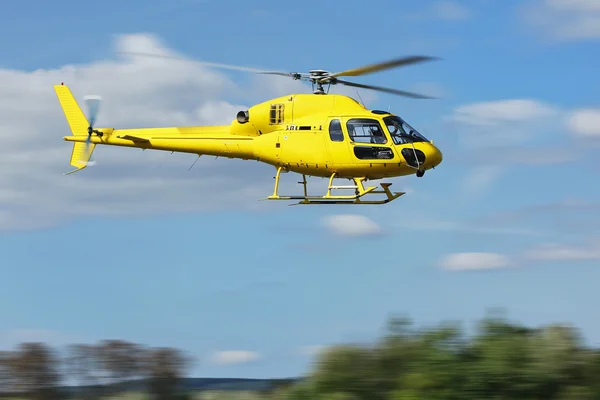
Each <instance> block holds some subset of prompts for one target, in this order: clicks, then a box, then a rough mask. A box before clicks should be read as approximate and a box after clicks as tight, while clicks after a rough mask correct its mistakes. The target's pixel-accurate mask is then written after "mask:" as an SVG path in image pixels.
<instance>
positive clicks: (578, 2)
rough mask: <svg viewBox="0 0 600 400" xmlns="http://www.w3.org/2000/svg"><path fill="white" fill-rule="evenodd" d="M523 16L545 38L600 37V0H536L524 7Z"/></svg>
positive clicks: (578, 38) (577, 38)
mask: <svg viewBox="0 0 600 400" xmlns="http://www.w3.org/2000/svg"><path fill="white" fill-rule="evenodd" d="M520 15H521V17H522V18H523V20H524V22H526V23H527V24H529V25H530V26H531V27H533V28H534V29H537V30H538V31H539V32H540V33H541V34H542V35H543V37H544V38H546V37H552V38H554V39H559V40H584V39H598V38H600V2H598V1H597V0H532V1H530V2H529V3H526V4H525V5H524V6H522V7H521V9H520Z"/></svg>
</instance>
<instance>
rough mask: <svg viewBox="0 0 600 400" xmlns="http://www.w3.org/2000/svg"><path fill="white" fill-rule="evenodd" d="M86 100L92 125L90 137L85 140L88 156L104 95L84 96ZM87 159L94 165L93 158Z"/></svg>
mask: <svg viewBox="0 0 600 400" xmlns="http://www.w3.org/2000/svg"><path fill="white" fill-rule="evenodd" d="M83 101H84V102H85V106H86V108H87V111H88V115H87V119H88V123H89V124H90V126H88V137H87V139H86V141H85V154H86V158H87V156H88V155H89V154H90V144H91V143H92V133H93V132H94V124H95V123H96V120H97V119H98V112H99V111H100V103H101V102H102V97H100V96H85V97H84V98H83ZM89 158H90V160H88V161H87V164H88V165H94V162H93V161H92V160H91V157H89Z"/></svg>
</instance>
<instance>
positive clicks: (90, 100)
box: [83, 96, 102, 129]
mask: <svg viewBox="0 0 600 400" xmlns="http://www.w3.org/2000/svg"><path fill="white" fill-rule="evenodd" d="M83 101H84V102H85V107H86V108H87V110H88V116H87V118H88V123H89V124H90V127H92V129H93V127H94V124H95V123H96V119H97V117H98V111H100V103H101V102H102V97H100V96H85V97H84V98H83Z"/></svg>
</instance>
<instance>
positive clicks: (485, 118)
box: [451, 99, 555, 126]
mask: <svg viewBox="0 0 600 400" xmlns="http://www.w3.org/2000/svg"><path fill="white" fill-rule="evenodd" d="M554 113H555V110H554V108H552V107H550V106H549V105H547V104H544V103H541V102H539V101H536V100H532V99H509V100H498V101H488V102H481V103H472V104H466V105H463V106H459V107H457V108H456V109H455V110H454V114H453V115H452V117H451V119H452V120H454V121H457V122H462V123H465V124H468V125H476V126H497V125H500V124H505V123H507V122H523V121H531V120H537V119H541V118H546V117H549V116H552V115H553V114H554Z"/></svg>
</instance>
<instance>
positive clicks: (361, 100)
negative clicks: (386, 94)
mask: <svg viewBox="0 0 600 400" xmlns="http://www.w3.org/2000/svg"><path fill="white" fill-rule="evenodd" d="M356 94H357V95H358V98H359V99H360V102H361V103H362V105H363V107H364V108H367V106H365V102H364V101H363V99H362V97H360V93H358V90H357V91H356Z"/></svg>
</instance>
